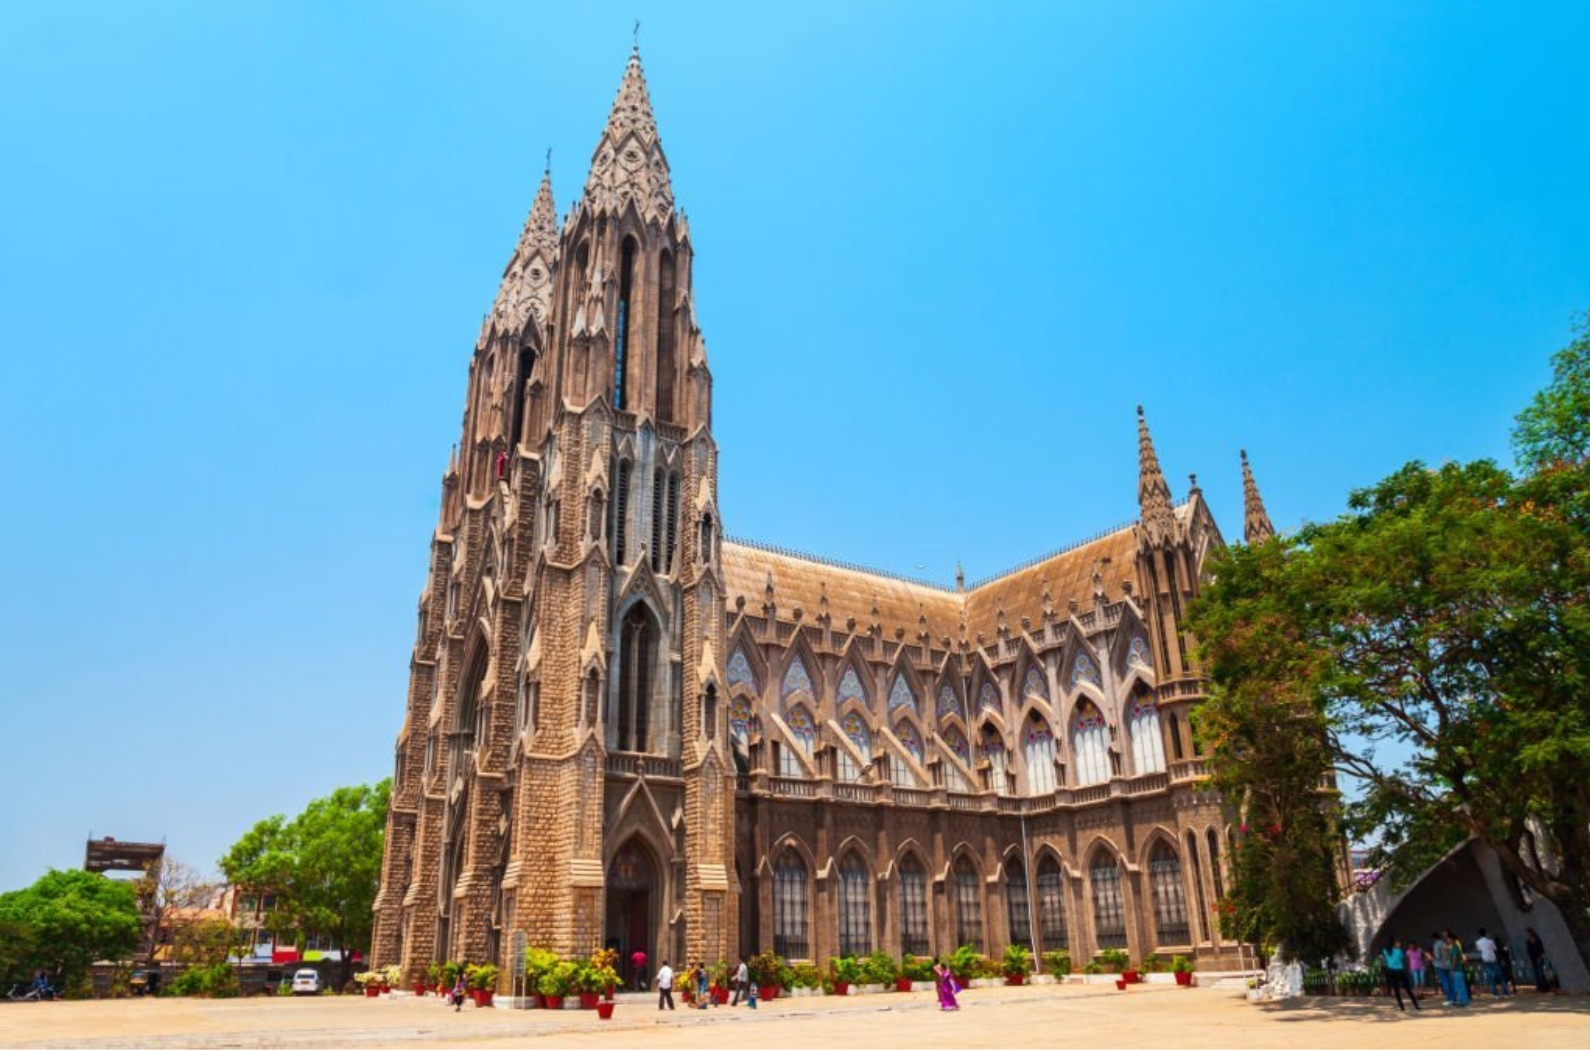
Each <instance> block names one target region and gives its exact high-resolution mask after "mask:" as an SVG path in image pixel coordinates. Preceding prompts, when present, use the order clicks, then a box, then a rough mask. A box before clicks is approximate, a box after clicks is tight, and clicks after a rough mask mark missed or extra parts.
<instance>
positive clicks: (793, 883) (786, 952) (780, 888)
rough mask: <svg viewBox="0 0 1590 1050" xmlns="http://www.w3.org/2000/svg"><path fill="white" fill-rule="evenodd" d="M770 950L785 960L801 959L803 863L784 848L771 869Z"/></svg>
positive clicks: (803, 940) (803, 937) (803, 938)
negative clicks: (771, 915) (771, 923)
mask: <svg viewBox="0 0 1590 1050" xmlns="http://www.w3.org/2000/svg"><path fill="white" fill-rule="evenodd" d="M773 950H774V951H775V952H777V953H778V954H780V955H782V956H783V957H784V958H786V959H804V958H806V957H807V956H808V954H809V952H808V950H807V947H806V865H805V864H803V863H801V859H800V857H799V856H797V855H796V854H795V852H794V851H792V850H786V851H785V852H784V855H783V856H782V857H780V858H779V862H778V865H777V867H775V868H774V869H773Z"/></svg>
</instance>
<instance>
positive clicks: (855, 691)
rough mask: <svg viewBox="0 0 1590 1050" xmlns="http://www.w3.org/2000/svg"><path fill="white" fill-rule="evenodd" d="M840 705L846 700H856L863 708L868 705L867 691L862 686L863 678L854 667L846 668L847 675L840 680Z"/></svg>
mask: <svg viewBox="0 0 1590 1050" xmlns="http://www.w3.org/2000/svg"><path fill="white" fill-rule="evenodd" d="M838 700H839V703H841V704H843V703H844V702H845V701H846V700H855V701H857V702H859V703H860V704H861V705H862V706H863V707H865V706H866V704H867V690H866V689H865V688H864V687H863V686H862V684H861V676H860V675H858V674H856V669H855V668H854V667H847V668H845V673H844V675H842V676H841V677H840V679H839V693H838Z"/></svg>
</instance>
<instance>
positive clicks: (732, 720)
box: [729, 696, 751, 742]
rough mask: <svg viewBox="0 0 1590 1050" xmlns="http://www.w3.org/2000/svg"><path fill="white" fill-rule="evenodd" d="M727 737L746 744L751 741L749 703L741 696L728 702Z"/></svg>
mask: <svg viewBox="0 0 1590 1050" xmlns="http://www.w3.org/2000/svg"><path fill="white" fill-rule="evenodd" d="M729 735H731V736H733V737H735V738H736V739H739V740H743V741H747V742H749V741H750V739H751V701H749V700H747V699H746V698H745V697H743V696H737V697H735V698H734V699H732V700H730V701H729Z"/></svg>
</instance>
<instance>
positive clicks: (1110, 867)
mask: <svg viewBox="0 0 1590 1050" xmlns="http://www.w3.org/2000/svg"><path fill="white" fill-rule="evenodd" d="M1089 874H1090V875H1091V878H1090V880H1089V881H1091V882H1092V884H1093V927H1094V932H1095V934H1096V935H1097V936H1096V939H1097V941H1098V946H1099V947H1100V948H1125V947H1126V906H1125V904H1124V903H1123V901H1122V899H1121V869H1120V868H1118V867H1116V866H1115V861H1114V860H1100V861H1098V862H1097V863H1095V864H1094V865H1093V870H1092V871H1091V872H1090V873H1089Z"/></svg>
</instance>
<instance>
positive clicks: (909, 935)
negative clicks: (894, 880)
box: [900, 857, 928, 955]
mask: <svg viewBox="0 0 1590 1050" xmlns="http://www.w3.org/2000/svg"><path fill="white" fill-rule="evenodd" d="M900 952H901V953H902V954H904V955H926V954H928V924H927V872H926V871H924V870H923V868H922V864H921V862H919V861H918V860H917V859H916V858H915V857H907V858H906V859H905V860H904V861H902V862H901V864H900Z"/></svg>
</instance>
